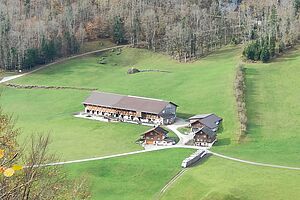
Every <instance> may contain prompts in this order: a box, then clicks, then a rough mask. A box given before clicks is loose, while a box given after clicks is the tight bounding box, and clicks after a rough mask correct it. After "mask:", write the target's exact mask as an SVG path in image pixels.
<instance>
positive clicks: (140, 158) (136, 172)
mask: <svg viewBox="0 0 300 200" xmlns="http://www.w3.org/2000/svg"><path fill="white" fill-rule="evenodd" d="M193 151H194V150H191V149H169V150H163V151H155V152H149V153H143V154H137V155H131V156H126V157H121V158H113V159H107V160H100V161H94V162H86V163H80V164H72V165H66V167H65V169H66V170H67V172H68V174H69V176H70V177H71V178H72V177H78V176H85V177H87V178H88V180H90V182H89V185H90V191H91V194H92V199H141V200H142V199H143V200H146V199H155V198H157V197H158V195H159V191H160V190H161V189H162V188H163V187H164V185H165V184H166V183H167V182H168V181H169V180H170V179H171V178H172V177H173V176H174V175H175V174H176V173H177V172H179V170H180V164H181V162H182V160H183V159H184V158H185V157H187V156H188V155H190V154H191V153H192V152H193Z"/></svg>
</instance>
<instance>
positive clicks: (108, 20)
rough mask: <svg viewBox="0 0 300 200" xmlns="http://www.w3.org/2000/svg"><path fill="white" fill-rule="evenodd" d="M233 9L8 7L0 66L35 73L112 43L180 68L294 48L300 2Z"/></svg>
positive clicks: (192, 2) (55, 3) (129, 4)
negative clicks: (215, 54) (210, 57)
mask: <svg viewBox="0 0 300 200" xmlns="http://www.w3.org/2000/svg"><path fill="white" fill-rule="evenodd" d="M235 2H236V6H233V7H232V6H230V5H232V3H231V1H224V0H223V1H221V0H172V1H163V0H85V1H78V0H65V1H62V0H52V1H37V0H3V1H1V2H0V66H1V68H4V69H6V70H14V69H24V68H30V67H33V66H35V65H37V64H43V63H47V62H51V61H52V60H54V59H56V58H59V57H62V56H68V55H70V54H75V53H77V52H78V51H79V48H80V45H81V44H82V43H84V42H85V41H88V40H95V39H98V38H107V37H111V38H112V39H113V40H114V41H115V42H116V43H117V44H122V43H131V44H138V43H140V42H146V44H147V45H146V47H147V48H148V49H151V50H153V51H162V52H165V53H167V54H169V55H170V56H172V57H173V58H174V59H177V60H180V61H189V60H191V59H195V58H199V57H201V56H204V55H206V54H208V53H210V52H212V51H215V50H216V49H218V48H220V47H222V46H223V45H227V44H230V43H233V44H239V43H247V42H249V41H253V42H251V43H250V45H253V44H255V45H257V44H259V45H258V46H255V48H252V47H250V48H248V49H247V51H245V56H246V57H249V58H250V59H251V56H248V52H250V54H253V52H251V51H252V50H253V49H258V51H259V52H256V53H255V54H257V55H256V56H255V59H259V60H260V59H261V58H268V53H269V54H270V57H272V55H273V52H274V51H275V52H276V51H279V49H282V50H283V49H285V48H287V47H289V46H292V45H294V44H295V41H296V40H297V39H298V36H299V24H300V23H299V8H300V3H299V0H266V1H258V0H247V1H235ZM262 44H263V45H262ZM274 44H275V50H274V49H273V47H274ZM262 52H263V53H262ZM258 54H259V56H258ZM261 54H264V55H261Z"/></svg>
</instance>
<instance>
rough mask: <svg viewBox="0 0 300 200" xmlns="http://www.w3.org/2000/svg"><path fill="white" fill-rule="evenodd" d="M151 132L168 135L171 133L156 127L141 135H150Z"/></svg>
mask: <svg viewBox="0 0 300 200" xmlns="http://www.w3.org/2000/svg"><path fill="white" fill-rule="evenodd" d="M150 132H156V133H162V134H164V135H166V134H167V133H168V132H169V131H167V130H165V129H163V128H162V127H160V126H156V127H154V128H151V129H150V130H148V131H146V132H144V133H143V134H141V135H145V134H147V133H150Z"/></svg>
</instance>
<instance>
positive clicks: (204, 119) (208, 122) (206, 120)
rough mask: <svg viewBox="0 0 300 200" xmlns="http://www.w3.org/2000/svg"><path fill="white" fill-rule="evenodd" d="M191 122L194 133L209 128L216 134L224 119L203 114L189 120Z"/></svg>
mask: <svg viewBox="0 0 300 200" xmlns="http://www.w3.org/2000/svg"><path fill="white" fill-rule="evenodd" d="M189 121H190V127H191V131H192V132H197V131H198V130H200V129H202V128H203V127H208V128H209V129H211V130H212V131H215V132H216V131H217V130H218V128H219V125H220V123H221V122H222V121H223V119H222V118H220V117H218V116H217V115H215V114H202V115H195V116H193V117H191V118H189Z"/></svg>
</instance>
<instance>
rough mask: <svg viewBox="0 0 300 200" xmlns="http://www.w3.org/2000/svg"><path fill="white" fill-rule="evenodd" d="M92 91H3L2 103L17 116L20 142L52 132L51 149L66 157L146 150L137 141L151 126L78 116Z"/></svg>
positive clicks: (85, 156)
mask: <svg viewBox="0 0 300 200" xmlns="http://www.w3.org/2000/svg"><path fill="white" fill-rule="evenodd" d="M88 95H89V92H83V91H77V90H20V89H18V90H17V89H9V88H5V89H4V90H2V96H1V97H0V98H1V106H2V107H3V108H4V110H5V111H7V112H8V113H10V114H13V115H14V117H15V118H16V125H17V127H19V128H20V129H21V131H22V134H21V135H20V139H19V140H20V142H25V143H26V142H27V141H28V137H29V136H30V135H31V134H32V133H42V134H48V133H49V134H50V135H51V140H52V143H51V145H50V149H51V151H52V152H55V153H56V154H57V155H58V156H60V157H61V159H63V160H70V159H79V158H87V157H95V156H103V155H111V154H116V153H122V152H129V151H134V150H140V149H142V148H141V147H140V146H139V145H137V144H135V140H137V139H138V138H139V137H140V136H139V135H140V134H141V133H143V132H144V131H146V130H147V129H149V127H145V126H137V125H131V124H125V123H105V122H98V121H92V120H87V119H81V118H75V117H73V114H74V113H75V112H78V111H80V110H82V106H81V102H82V101H83V100H84V99H85V98H86V97H87V96H88Z"/></svg>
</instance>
